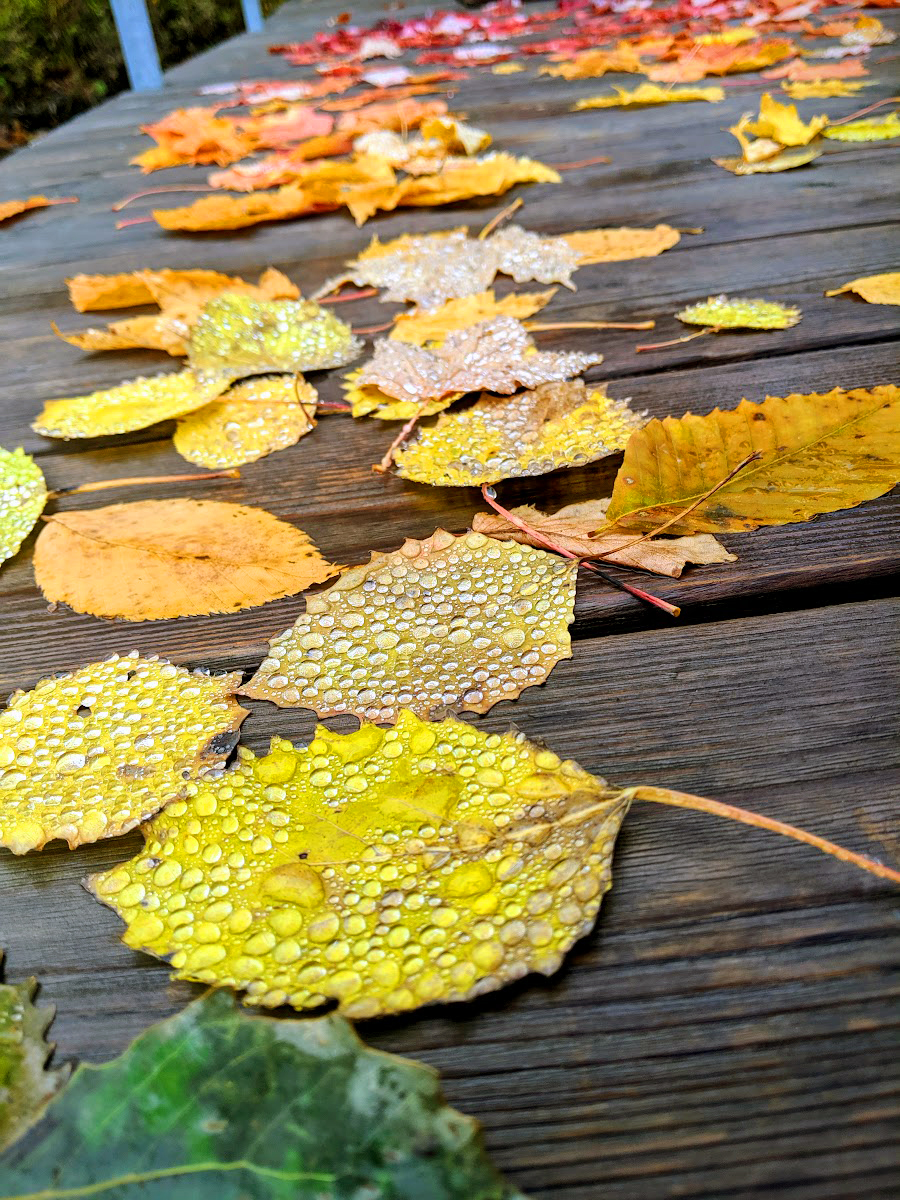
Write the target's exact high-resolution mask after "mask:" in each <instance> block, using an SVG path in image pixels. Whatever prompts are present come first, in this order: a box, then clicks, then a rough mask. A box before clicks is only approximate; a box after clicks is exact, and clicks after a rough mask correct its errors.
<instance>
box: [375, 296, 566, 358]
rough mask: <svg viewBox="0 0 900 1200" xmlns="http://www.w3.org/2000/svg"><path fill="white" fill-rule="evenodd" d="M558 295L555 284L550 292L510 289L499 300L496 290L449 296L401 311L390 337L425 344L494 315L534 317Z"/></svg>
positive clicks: (419, 344) (487, 319) (519, 318)
mask: <svg viewBox="0 0 900 1200" xmlns="http://www.w3.org/2000/svg"><path fill="white" fill-rule="evenodd" d="M555 295H556V288H551V289H550V290H549V291H547V292H510V293H509V294H508V295H506V296H502V297H501V298H500V299H499V300H498V299H497V298H496V297H495V295H494V292H493V290H489V291H486V292H475V293H473V294H472V295H471V296H460V297H458V298H456V299H453V300H448V301H446V303H444V304H442V305H441V306H440V307H439V308H433V309H425V310H424V311H417V312H409V313H400V314H399V316H398V317H397V318H396V319H395V321H394V328H393V329H392V330H391V332H390V334H389V337H390V338H391V339H392V340H393V341H395V342H411V343H412V344H413V345H415V346H424V345H425V343H426V342H439V341H443V339H444V338H445V337H447V335H448V334H450V333H455V332H456V331H457V330H459V329H468V328H469V326H471V325H477V324H478V323H479V322H480V321H489V320H491V319H492V318H493V317H515V318H517V319H518V320H524V319H525V318H526V317H533V316H534V314H535V313H537V312H540V310H541V309H542V308H544V306H545V305H547V304H549V303H550V301H551V300H552V299H553V297H554V296H555Z"/></svg>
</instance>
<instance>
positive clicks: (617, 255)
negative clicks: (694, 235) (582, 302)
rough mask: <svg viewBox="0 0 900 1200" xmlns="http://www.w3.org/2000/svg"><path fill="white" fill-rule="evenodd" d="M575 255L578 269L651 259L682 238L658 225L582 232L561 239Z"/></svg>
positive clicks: (561, 236) (675, 232)
mask: <svg viewBox="0 0 900 1200" xmlns="http://www.w3.org/2000/svg"><path fill="white" fill-rule="evenodd" d="M559 240H560V241H562V242H565V243H566V245H568V246H569V247H571V249H572V250H574V251H575V253H576V254H577V255H578V265H579V266H580V267H588V266H591V265H592V264H594V263H605V262H625V261H626V260H628V259H630V258H654V257H655V256H656V255H657V254H662V253H663V251H664V250H671V248H672V247H673V246H676V245H677V244H678V243H679V242H680V241H681V234H680V233H679V232H678V230H677V229H673V228H672V226H671V225H657V226H655V228H653V229H631V228H629V227H628V226H623V227H622V228H621V229H584V230H579V231H576V232H575V233H564V234H561V235H560V238H559Z"/></svg>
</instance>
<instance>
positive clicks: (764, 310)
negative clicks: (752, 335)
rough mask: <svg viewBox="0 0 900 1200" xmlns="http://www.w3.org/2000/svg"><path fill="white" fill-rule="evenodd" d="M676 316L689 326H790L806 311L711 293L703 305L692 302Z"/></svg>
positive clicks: (780, 327)
mask: <svg viewBox="0 0 900 1200" xmlns="http://www.w3.org/2000/svg"><path fill="white" fill-rule="evenodd" d="M675 316H676V317H677V318H678V320H679V321H684V323H685V324H686V325H712V326H715V327H717V328H719V329H789V328H790V327H791V326H792V325H796V324H797V322H798V321H799V320H800V318H801V316H802V313H801V312H800V309H799V308H792V307H791V306H790V305H787V304H778V303H777V302H776V301H775V300H744V299H739V298H734V297H729V296H710V298H709V299H708V300H706V301H703V302H701V303H700V304H690V305H688V307H687V308H683V309H682V310H681V312H677V313H676V314H675Z"/></svg>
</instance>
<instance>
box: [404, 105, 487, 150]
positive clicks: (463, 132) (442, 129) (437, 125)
mask: <svg viewBox="0 0 900 1200" xmlns="http://www.w3.org/2000/svg"><path fill="white" fill-rule="evenodd" d="M419 132H420V134H421V136H422V137H423V138H424V139H425V140H426V141H429V140H430V141H435V142H438V143H439V144H440V145H441V146H442V147H443V149H444V151H445V153H449V154H468V155H473V154H479V153H480V152H481V151H482V150H486V149H487V148H488V146H489V145H490V144H491V142H492V141H493V139H492V137H491V135H490V134H489V133H487V132H486V131H485V130H484V129H476V128H475V126H474V125H467V124H466V123H465V122H464V121H461V120H459V118H458V117H454V116H451V115H450V114H449V113H448V114H446V115H444V116H437V117H428V118H427V119H426V120H424V121H422V124H421V125H420V126H419Z"/></svg>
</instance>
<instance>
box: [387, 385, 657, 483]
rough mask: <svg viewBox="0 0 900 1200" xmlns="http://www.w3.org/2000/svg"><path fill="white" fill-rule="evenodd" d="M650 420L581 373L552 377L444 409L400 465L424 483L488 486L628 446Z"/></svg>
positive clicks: (400, 459)
mask: <svg viewBox="0 0 900 1200" xmlns="http://www.w3.org/2000/svg"><path fill="white" fill-rule="evenodd" d="M643 424H644V419H643V417H641V416H639V415H638V414H636V413H633V412H632V411H631V409H630V408H629V407H628V405H627V404H626V403H625V402H624V401H620V400H612V399H610V397H609V396H607V395H606V389H605V387H600V388H588V387H586V386H585V384H584V382H583V381H582V380H580V379H577V380H574V381H572V382H570V383H545V384H542V385H541V386H540V387H537V388H535V389H534V390H533V391H530V392H519V393H518V394H516V395H515V396H488V395H483V396H482V397H481V399H480V400H479V401H478V402H477V404H475V405H473V406H472V408H467V409H465V410H464V411H463V412H453V413H444V414H443V415H442V416H441V417H440V419H439V420H438V422H437V424H436V425H434V426H432V427H431V428H430V429H419V430H418V433H417V436H416V439H415V440H414V441H412V442H410V443H408V444H407V445H406V446H405V447H403V448H402V449H401V450H398V451H397V453H396V455H395V462H396V464H397V473H398V474H399V475H401V476H402V477H403V478H404V479H412V480H413V481H414V482H416V483H431V484H435V485H438V486H440V487H480V486H481V485H482V484H485V483H497V482H498V481H499V480H501V479H514V478H517V477H519V476H524V475H544V474H546V473H547V472H548V471H556V470H558V469H559V468H560V467H572V466H581V465H582V464H584V463H587V462H593V461H594V460H596V459H598V458H605V457H606V456H607V455H608V454H615V453H616V451H618V450H624V448H625V444H626V443H627V441H628V439H629V437H630V436H631V434H632V433H633V432H634V431H635V430H636V429H640V427H641V426H642V425H643Z"/></svg>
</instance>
